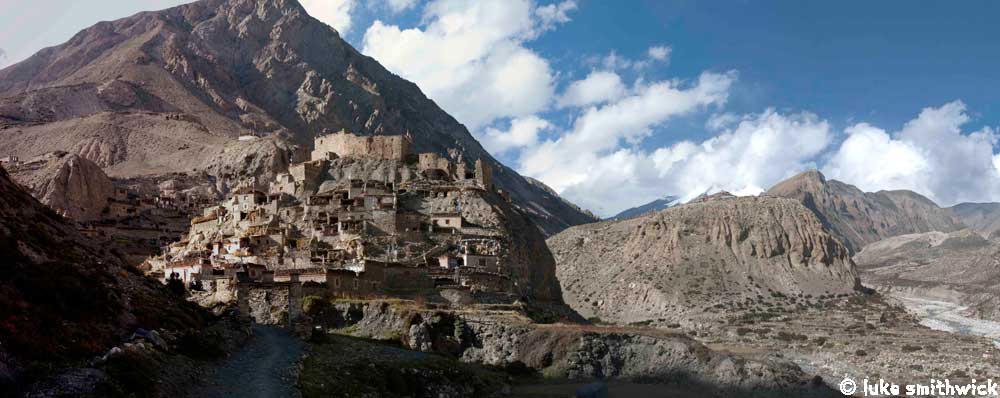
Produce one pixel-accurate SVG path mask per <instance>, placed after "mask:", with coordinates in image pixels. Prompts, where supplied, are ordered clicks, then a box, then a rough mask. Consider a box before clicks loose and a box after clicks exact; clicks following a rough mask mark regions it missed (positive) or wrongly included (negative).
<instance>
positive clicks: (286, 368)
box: [198, 325, 304, 398]
mask: <svg viewBox="0 0 1000 398" xmlns="http://www.w3.org/2000/svg"><path fill="white" fill-rule="evenodd" d="M303 348H304V344H303V343H302V342H301V341H299V339H297V338H295V336H292V335H291V334H290V333H289V332H288V331H287V330H283V329H279V328H276V327H273V326H264V325H254V326H253V337H252V338H251V339H250V340H249V341H248V342H247V346H246V347H244V348H243V349H242V350H240V351H238V352H236V353H235V354H233V356H232V357H230V358H229V359H226V360H225V361H223V362H221V363H220V364H219V365H218V366H217V367H216V368H215V369H214V374H212V375H210V376H209V377H208V382H207V383H206V384H207V385H206V386H205V387H203V388H202V390H201V391H199V392H198V395H199V396H201V397H206V398H224V397H225V398H228V397H242V398H254V397H262V398H263V397H267V398H282V397H292V398H298V397H300V396H301V394H300V393H299V390H298V388H297V387H296V376H295V365H296V362H297V361H298V360H299V358H301V357H302V353H303Z"/></svg>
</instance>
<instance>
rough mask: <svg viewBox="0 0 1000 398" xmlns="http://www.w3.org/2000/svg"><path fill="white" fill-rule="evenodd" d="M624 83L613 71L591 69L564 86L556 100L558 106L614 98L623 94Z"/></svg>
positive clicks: (583, 104) (577, 104) (588, 103)
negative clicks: (567, 85)
mask: <svg viewBox="0 0 1000 398" xmlns="http://www.w3.org/2000/svg"><path fill="white" fill-rule="evenodd" d="M625 91H626V88H625V84H624V83H622V78H621V76H618V74H617V73H615V72H609V71H593V72H590V74H589V75H587V77H586V78H584V79H582V80H577V81H575V82H573V83H571V84H570V85H569V87H568V88H566V91H565V92H563V94H562V95H561V96H560V97H559V100H558V101H557V103H558V105H559V106H560V107H568V106H586V105H592V104H601V103H604V102H606V101H611V100H616V99H618V98H621V97H622V96H624V95H625Z"/></svg>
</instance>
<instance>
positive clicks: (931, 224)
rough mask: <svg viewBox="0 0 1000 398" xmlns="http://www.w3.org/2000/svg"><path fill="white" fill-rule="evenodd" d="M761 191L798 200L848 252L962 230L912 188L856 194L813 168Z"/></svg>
mask: <svg viewBox="0 0 1000 398" xmlns="http://www.w3.org/2000/svg"><path fill="white" fill-rule="evenodd" d="M765 195H767V196H777V197H784V198H792V199H796V200H799V201H801V202H802V203H803V204H805V205H806V207H808V208H809V209H810V210H812V211H813V212H814V213H816V216H817V217H819V219H820V221H822V222H823V224H824V225H825V226H826V227H827V228H828V229H829V230H830V232H831V233H833V234H834V235H835V236H837V237H838V238H840V239H841V241H842V242H843V243H844V245H845V246H847V248H848V250H850V251H851V253H857V252H858V251H860V250H861V248H862V247H864V246H865V245H867V244H869V243H872V242H875V241H878V240H882V239H885V238H888V237H891V236H897V235H903V234H912V233H920V232H929V231H942V232H952V231H958V230H960V229H962V228H964V226H963V225H962V223H961V221H959V220H958V219H956V218H955V217H954V216H953V215H952V213H951V212H949V211H948V210H945V209H942V208H940V207H938V205H937V204H935V203H934V202H932V201H931V200H930V199H927V198H925V197H923V196H921V195H920V194H917V193H915V192H913V191H902V190H900V191H878V192H874V193H873V192H862V191H861V190H860V189H858V188H857V187H855V186H853V185H849V184H845V183H843V182H840V181H837V180H827V179H826V177H824V176H823V174H822V173H820V172H819V171H816V170H810V171H806V172H803V173H800V174H798V175H796V176H794V177H792V178H789V179H787V180H785V181H782V182H780V183H778V184H777V185H775V186H774V187H771V189H769V190H768V191H767V193H766V194H765Z"/></svg>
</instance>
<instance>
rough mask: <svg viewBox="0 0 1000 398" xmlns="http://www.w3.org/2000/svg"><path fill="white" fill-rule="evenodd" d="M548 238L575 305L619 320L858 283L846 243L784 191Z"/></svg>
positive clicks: (683, 315)
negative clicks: (783, 195)
mask: <svg viewBox="0 0 1000 398" xmlns="http://www.w3.org/2000/svg"><path fill="white" fill-rule="evenodd" d="M548 244H549V247H550V248H551V250H552V252H553V255H555V258H556V276H557V278H558V279H559V282H560V284H561V285H562V289H563V292H564V294H563V295H564V299H565V301H566V302H567V304H569V305H570V306H571V307H573V308H574V309H575V310H577V311H578V312H579V313H580V314H581V315H583V316H585V317H597V318H600V319H601V320H603V321H606V322H613V323H617V324H630V323H643V324H650V323H652V324H668V323H672V322H677V321H683V320H687V319H690V318H691V317H697V316H701V315H705V314H708V313H711V312H713V311H714V310H713V308H722V307H723V306H725V305H728V304H731V303H735V302H739V301H743V300H747V299H749V300H755V301H767V300H770V299H771V298H772V297H786V296H805V295H809V296H821V295H834V294H845V293H851V292H854V291H855V290H856V289H858V288H859V283H858V278H857V274H856V272H855V269H854V263H853V262H852V261H851V259H850V257H849V255H848V251H847V249H846V248H845V247H844V246H843V245H842V244H841V243H840V242H839V241H838V240H837V239H836V238H834V237H833V236H832V235H830V234H829V233H828V232H827V231H826V230H825V229H824V228H823V225H822V224H821V223H820V221H819V219H817V218H816V216H815V215H813V213H812V212H810V211H809V210H808V209H806V208H805V207H804V206H802V204H800V203H799V202H797V201H795V200H791V199H784V198H753V197H744V198H735V197H731V198H718V199H712V198H706V199H705V200H704V201H700V202H695V203H689V204H686V205H682V206H678V207H674V208H670V209H667V210H664V211H661V212H659V213H654V214H651V215H647V216H643V217H639V218H635V219H631V220H625V221H616V222H613V221H608V222H601V223H596V224H589V225H583V226H577V227H573V228H570V229H567V230H566V231H563V232H562V233H560V234H558V235H556V236H554V237H552V238H549V240H548Z"/></svg>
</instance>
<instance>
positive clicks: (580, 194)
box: [519, 73, 736, 214]
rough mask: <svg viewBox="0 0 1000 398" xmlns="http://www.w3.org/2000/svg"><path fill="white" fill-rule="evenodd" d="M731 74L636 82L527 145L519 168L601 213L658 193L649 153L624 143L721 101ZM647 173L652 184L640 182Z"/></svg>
mask: <svg viewBox="0 0 1000 398" xmlns="http://www.w3.org/2000/svg"><path fill="white" fill-rule="evenodd" d="M735 79H736V76H735V74H734V73H724V74H718V73H703V74H702V75H701V76H700V77H699V78H698V79H697V81H695V82H690V83H681V82H678V81H658V82H653V83H650V84H647V85H642V84H637V87H636V88H635V90H634V92H633V93H630V94H629V95H626V96H624V97H622V98H620V99H618V100H616V101H613V102H609V103H607V104H605V105H602V106H591V107H589V108H587V109H586V110H584V111H583V112H582V113H581V114H580V115H579V116H578V117H577V118H576V119H575V120H574V121H573V123H572V127H571V128H570V129H568V130H567V131H563V132H562V133H561V134H560V135H559V136H558V138H555V139H549V140H546V141H544V142H541V143H540V144H539V145H538V146H535V147H530V148H526V149H525V150H524V151H523V152H522V153H521V157H520V159H519V163H520V171H521V172H523V173H524V174H527V175H529V176H532V177H536V178H539V179H540V180H542V181H544V182H545V183H546V184H548V185H549V186H551V187H552V188H553V189H555V190H556V191H558V192H561V193H563V194H564V195H565V196H567V197H568V198H569V199H570V200H573V201H575V202H576V203H578V204H581V205H583V206H585V207H588V208H590V209H593V210H595V211H598V212H600V213H602V214H603V213H607V214H612V213H611V212H612V211H616V210H621V209H624V208H628V207H631V206H633V205H635V204H638V203H642V202H641V200H652V199H655V198H659V197H662V196H663V193H664V190H663V188H664V187H663V186H662V185H660V184H659V183H660V182H661V181H659V178H655V175H656V174H655V173H654V174H650V173H649V171H650V170H651V165H652V164H653V163H652V160H651V158H650V156H649V154H647V153H645V152H642V151H640V150H637V149H631V148H625V147H623V146H625V145H627V146H635V145H636V144H638V143H639V142H640V141H642V140H643V139H644V138H646V137H647V136H649V135H650V134H651V133H652V131H653V129H654V128H655V127H657V126H661V125H662V124H664V123H665V122H667V121H668V120H670V119H672V118H674V117H678V116H682V115H686V114H690V113H692V112H695V111H697V110H699V109H702V108H705V107H707V106H713V105H721V104H723V103H725V101H726V99H727V97H728V93H729V87H730V86H731V85H732V83H733V81H734V80H735ZM651 176H653V177H651ZM651 178H652V179H653V180H654V181H653V182H654V183H653V184H647V183H640V181H641V180H649V179H651ZM623 198H630V199H634V200H630V201H628V202H625V201H623V200H622V199H623Z"/></svg>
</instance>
